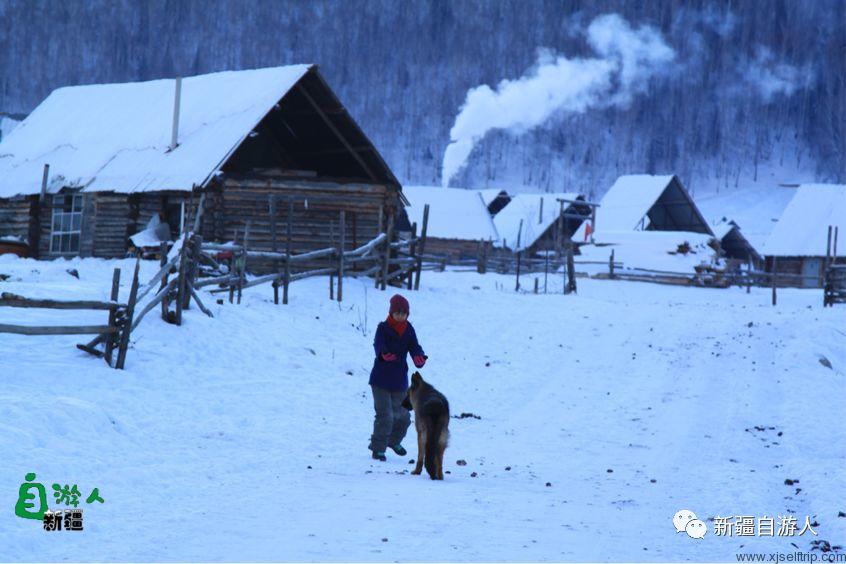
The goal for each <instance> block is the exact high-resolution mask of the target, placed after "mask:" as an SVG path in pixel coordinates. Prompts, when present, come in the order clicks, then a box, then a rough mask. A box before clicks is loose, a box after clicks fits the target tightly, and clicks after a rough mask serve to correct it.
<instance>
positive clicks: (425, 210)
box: [414, 204, 429, 290]
mask: <svg viewBox="0 0 846 564" xmlns="http://www.w3.org/2000/svg"><path fill="white" fill-rule="evenodd" d="M428 227H429V204H426V205H425V206H423V229H422V230H421V231H420V251H419V254H418V255H417V274H416V276H415V278H414V289H415V290H419V289H420V272H421V271H422V270H423V253H424V251H425V249H426V232H427V229H428Z"/></svg>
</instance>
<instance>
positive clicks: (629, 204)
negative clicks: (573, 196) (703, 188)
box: [575, 174, 714, 241]
mask: <svg viewBox="0 0 846 564" xmlns="http://www.w3.org/2000/svg"><path fill="white" fill-rule="evenodd" d="M590 227H591V228H592V229H593V230H594V231H618V232H619V231H688V232H693V233H705V234H708V235H713V234H714V233H713V232H712V231H711V228H710V227H709V225H708V223H707V222H706V221H705V219H704V218H703V217H702V214H701V213H700V211H699V209H698V208H697V207H696V204H695V203H694V202H693V198H691V197H690V194H688V193H687V190H685V188H684V186H682V183H681V181H680V180H679V179H678V177H677V176H675V175H666V176H652V175H647V174H633V175H626V176H621V177H619V178H618V179H617V181H616V182H614V185H613V186H611V188H609V189H608V192H606V193H605V195H604V196H603V197H602V200H601V201H600V205H599V208H598V209H597V210H596V225H592V226H590ZM589 235H590V231H589V230H588V224H587V223H585V224H583V225H582V227H581V228H580V229H579V231H578V233H577V234H576V236H575V239H577V240H578V241H587V240H588V238H589Z"/></svg>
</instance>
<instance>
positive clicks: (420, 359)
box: [411, 354, 429, 368]
mask: <svg viewBox="0 0 846 564" xmlns="http://www.w3.org/2000/svg"><path fill="white" fill-rule="evenodd" d="M427 358H429V357H428V356H426V355H422V354H418V355H417V356H413V357H411V360H413V361H414V366H416V367H417V368H423V365H424V364H426V359H427Z"/></svg>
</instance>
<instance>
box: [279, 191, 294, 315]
mask: <svg viewBox="0 0 846 564" xmlns="http://www.w3.org/2000/svg"><path fill="white" fill-rule="evenodd" d="M293 224H294V199H293V198H290V197H289V198H288V227H287V230H288V234H287V235H288V236H287V241H286V242H285V276H284V278H283V280H282V283H283V287H282V303H283V304H284V305H288V286H289V285H290V284H291V238H292V237H293V236H294V225H293Z"/></svg>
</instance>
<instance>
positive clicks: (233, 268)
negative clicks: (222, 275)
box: [229, 227, 238, 304]
mask: <svg viewBox="0 0 846 564" xmlns="http://www.w3.org/2000/svg"><path fill="white" fill-rule="evenodd" d="M233 241H234V243H235V245H236V246H237V245H238V228H237V227H236V228H235V238H234V239H233ZM236 252H237V249H236V250H233V251H232V256H231V257H230V258H229V274H233V273H237V271H238V259H236V258H235V253H236ZM234 302H235V284H234V283H233V282H230V283H229V303H230V304H231V303H234Z"/></svg>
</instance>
